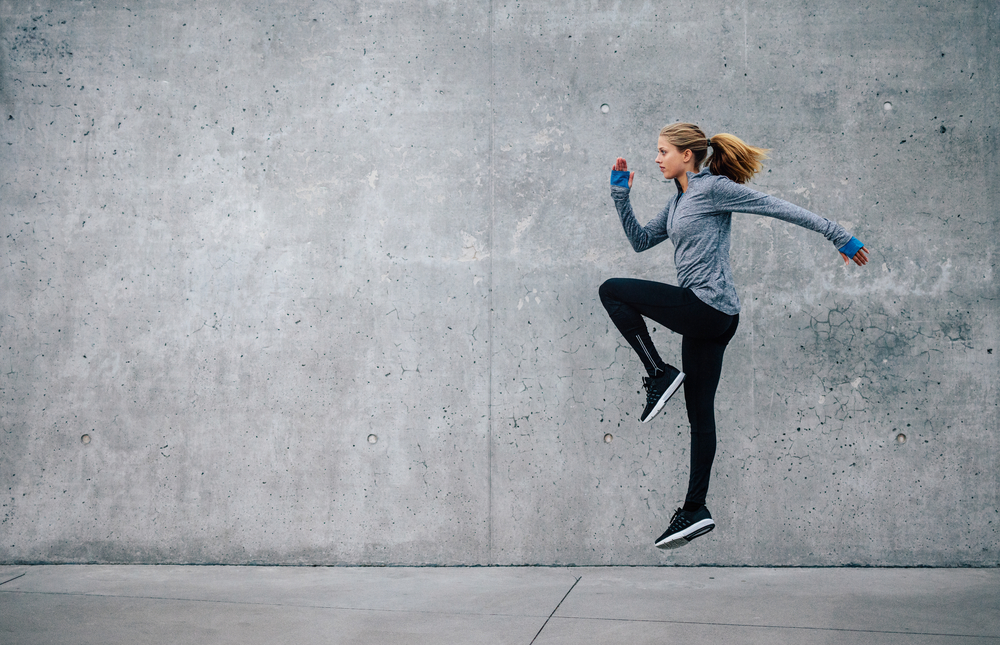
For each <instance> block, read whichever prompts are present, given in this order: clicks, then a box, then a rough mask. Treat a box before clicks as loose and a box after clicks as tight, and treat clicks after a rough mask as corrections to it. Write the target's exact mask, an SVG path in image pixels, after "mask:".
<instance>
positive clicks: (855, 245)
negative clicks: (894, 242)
mask: <svg viewBox="0 0 1000 645" xmlns="http://www.w3.org/2000/svg"><path fill="white" fill-rule="evenodd" d="M613 182H614V180H612V183H613ZM863 246H864V244H862V243H861V240H859V239H858V238H856V237H852V238H851V241H850V242H848V243H847V244H845V245H844V246H842V247H840V252H841V253H843V254H844V255H846V256H847V257H849V258H851V259H852V260H853V259H854V254H855V253H857V252H858V251H860V250H861V247H863Z"/></svg>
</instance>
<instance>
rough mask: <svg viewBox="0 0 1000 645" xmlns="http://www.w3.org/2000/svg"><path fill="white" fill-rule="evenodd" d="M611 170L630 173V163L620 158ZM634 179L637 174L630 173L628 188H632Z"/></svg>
mask: <svg viewBox="0 0 1000 645" xmlns="http://www.w3.org/2000/svg"><path fill="white" fill-rule="evenodd" d="M611 169H612V170H620V171H622V172H628V163H627V162H626V161H625V160H624V159H622V158H621V157H618V160H617V161H616V162H615V165H614V166H613V167H612V168H611ZM633 179H635V173H634V172H633V173H630V174H629V176H628V187H629V188H631V187H632V180H633Z"/></svg>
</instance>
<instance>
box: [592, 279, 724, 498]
mask: <svg viewBox="0 0 1000 645" xmlns="http://www.w3.org/2000/svg"><path fill="white" fill-rule="evenodd" d="M600 295H601V303H603V304H604V308H605V309H607V310H608V315H609V316H611V320H612V322H614V323H615V326H616V327H617V328H618V331H620V332H621V334H622V336H624V337H625V339H626V340H627V341H628V342H629V344H630V345H631V346H632V347H633V349H635V351H636V353H637V354H638V355H639V358H640V360H642V362H643V365H645V367H646V370H647V372H649V373H650V374H655V373H656V370H657V369H663V367H664V364H663V362H662V361H661V360H660V357H659V356H658V355H657V353H656V349H655V348H654V347H653V342H652V340H651V339H650V337H649V331H648V330H647V328H646V321H645V320H643V316H645V317H646V318H649V319H651V320H655V321H656V322H658V323H660V324H661V325H664V326H665V327H667V328H668V329H670V330H672V331H674V332H676V333H678V334H680V335H681V336H682V340H681V370H682V371H683V372H684V373H685V375H686V376H685V379H684V402H685V404H686V405H687V413H688V420H689V421H690V423H691V474H690V479H689V481H688V492H687V497H686V498H685V500H684V505H685V507H687V508H688V509H693V508H695V507H697V506H701V505H704V504H705V497H706V496H707V495H708V480H709V476H710V475H711V472H712V462H713V461H714V460H715V443H716V439H715V391H716V389H717V388H718V386H719V376H720V375H721V374H722V355H723V354H724V353H725V351H726V345H728V344H729V341H730V340H732V338H733V334H735V333H736V327H737V326H738V325H739V322H740V316H739V314H736V315H734V316H730V315H729V314H724V313H722V312H721V311H719V310H717V309H714V308H712V307H711V306H709V305H706V304H705V303H704V302H702V301H701V300H699V299H698V297H697V296H695V295H694V292H692V291H691V290H690V289H685V288H681V287H675V286H673V285H669V284H662V283H660V282H650V281H648V280H633V279H630V278H612V279H611V280H608V281H607V282H605V283H604V284H602V285H601V289H600Z"/></svg>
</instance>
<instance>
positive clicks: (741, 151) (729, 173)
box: [708, 134, 767, 184]
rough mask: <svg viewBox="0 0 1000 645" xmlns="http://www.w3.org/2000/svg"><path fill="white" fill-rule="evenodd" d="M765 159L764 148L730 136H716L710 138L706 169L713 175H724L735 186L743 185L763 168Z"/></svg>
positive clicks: (765, 151) (765, 152)
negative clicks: (710, 156) (709, 156)
mask: <svg viewBox="0 0 1000 645" xmlns="http://www.w3.org/2000/svg"><path fill="white" fill-rule="evenodd" d="M765 159H767V149H766V148H755V147H754V146H750V145H747V144H746V143H744V142H743V141H742V140H741V139H740V138H739V137H734V136H733V135H731V134H717V135H715V136H714V137H712V158H711V159H709V161H708V169H709V170H711V171H712V174H713V175H725V176H726V177H729V178H730V179H732V180H733V181H735V182H736V183H737V184H745V183H747V182H748V181H750V179H752V178H753V176H754V175H756V174H757V173H759V172H760V171H761V170H762V169H763V168H764V164H763V161H764V160H765Z"/></svg>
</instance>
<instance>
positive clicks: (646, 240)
mask: <svg viewBox="0 0 1000 645" xmlns="http://www.w3.org/2000/svg"><path fill="white" fill-rule="evenodd" d="M687 176H688V189H687V191H686V192H681V186H680V182H679V181H677V180H676V179H675V180H674V182H675V183H676V184H677V194H676V195H674V196H673V197H671V198H670V201H669V202H667V205H666V207H665V208H664V209H663V210H662V211H660V213H659V214H658V215H657V216H656V217H654V218H653V219H652V220H650V221H649V223H648V224H646V225H645V226H640V225H639V223H638V222H637V221H636V219H635V216H634V215H633V214H632V205H631V203H629V198H628V195H629V189H628V188H627V187H622V186H615V185H612V186H611V197H612V198H613V199H614V200H615V208H617V209H618V217H619V218H620V219H621V222H622V226H623V227H624V229H625V235H626V236H627V237H628V239H629V242H631V243H632V248H634V249H635V250H636V252H637V253H638V252H641V251H645V250H646V249H649V248H652V247H654V246H656V245H657V244H659V243H660V242H662V241H664V240H666V239H670V240H671V241H672V242H673V243H674V265H675V266H676V267H677V282H678V284H679V286H681V287H687V288H690V289H691V290H692V291H693V292H694V294H695V295H696V296H698V299H699V300H701V301H702V302H704V303H705V304H707V305H710V306H712V307H714V308H715V309H718V310H719V311H721V312H723V313H726V314H729V315H735V314H738V313H739V312H740V299H739V297H738V296H737V295H736V288H735V286H734V285H733V271H732V268H731V267H730V265H729V231H730V228H731V225H732V215H733V212H734V211H736V212H740V213H753V214H755V215H767V216H768V217H774V218H777V219H780V220H784V221H786V222H791V223H792V224H798V225H799V226H803V227H805V228H808V229H810V230H813V231H816V232H817V233H822V234H823V236H824V237H826V239H828V240H830V241H831V242H833V244H834V246H836V247H837V248H838V249H839V248H841V247H843V246H844V245H846V244H847V243H848V242H850V241H851V234H850V233H848V232H847V230H845V229H844V227H842V226H840V225H839V224H837V223H836V222H831V221H830V220H828V219H826V218H824V217H820V216H819V215H816V214H815V213H811V212H809V211H807V210H806V209H804V208H800V207H798V206H796V205H795V204H790V203H789V202H786V201H784V200H781V199H778V198H777V197H771V196H770V195H765V194H764V193H761V192H758V191H756V190H753V189H750V188H747V187H746V186H744V185H742V184H737V183H736V182H734V181H733V180H731V179H729V178H728V177H724V176H721V175H713V174H712V173H711V172H710V171H709V170H708V168H705V169H703V170H702V171H701V172H699V173H698V174H695V173H692V172H689V173H688V174H687Z"/></svg>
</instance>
